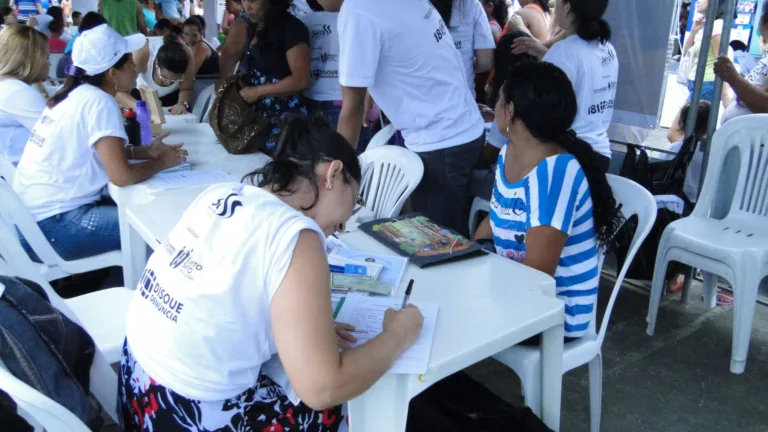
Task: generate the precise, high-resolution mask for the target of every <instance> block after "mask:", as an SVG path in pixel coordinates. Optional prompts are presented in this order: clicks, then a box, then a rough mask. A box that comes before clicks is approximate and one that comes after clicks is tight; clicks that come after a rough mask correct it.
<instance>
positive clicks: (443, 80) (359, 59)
mask: <svg viewBox="0 0 768 432" xmlns="http://www.w3.org/2000/svg"><path fill="white" fill-rule="evenodd" d="M338 26H339V40H340V42H341V51H340V57H339V79H340V82H341V85H342V96H343V100H344V104H343V106H342V110H341V117H340V119H339V127H338V130H339V132H340V133H341V134H342V135H343V136H344V137H345V138H347V140H349V142H350V143H352V145H356V144H357V141H358V134H359V131H360V124H362V121H363V104H364V99H365V95H366V90H367V91H369V92H370V94H371V96H372V97H373V100H374V101H375V102H376V103H377V104H378V105H379V106H380V107H381V109H382V111H384V113H386V115H387V117H389V119H390V120H392V123H393V124H394V125H395V127H396V128H397V129H399V130H400V131H401V132H402V134H403V138H404V139H405V145H406V147H408V148H409V149H410V150H413V151H414V152H416V153H417V154H418V155H419V156H420V158H421V160H422V161H423V162H424V176H423V178H422V181H421V183H420V184H419V186H418V187H417V188H416V191H414V193H413V196H412V203H413V208H414V210H415V211H419V212H423V213H424V214H426V215H427V216H429V217H431V218H432V219H434V220H436V221H437V222H439V223H442V224H444V225H446V226H448V227H450V228H453V229H456V230H459V231H462V232H464V231H466V224H464V223H463V221H464V220H465V217H466V213H467V212H466V211H465V208H464V207H465V204H466V192H467V184H468V181H469V176H470V171H471V168H472V166H473V165H474V164H475V162H476V161H477V160H478V158H479V157H480V154H481V152H482V148H483V143H484V142H485V123H484V122H483V119H482V117H481V116H480V111H479V109H478V107H477V104H476V103H475V101H474V98H473V97H472V93H471V92H470V91H469V88H467V85H466V78H465V76H464V72H463V68H464V65H463V62H462V60H461V55H460V54H459V52H458V51H457V50H456V48H455V46H454V41H453V38H452V37H451V34H450V32H449V30H448V26H447V25H446V24H445V23H444V22H443V20H442V19H441V18H440V14H439V13H438V12H437V10H435V8H434V7H432V4H431V3H430V2H429V0H388V1H386V2H381V1H377V0H346V1H345V2H344V4H343V6H342V8H341V13H340V15H339V22H338Z"/></svg>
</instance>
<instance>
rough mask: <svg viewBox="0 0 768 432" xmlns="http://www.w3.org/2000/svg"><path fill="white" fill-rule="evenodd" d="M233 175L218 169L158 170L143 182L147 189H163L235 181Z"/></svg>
mask: <svg viewBox="0 0 768 432" xmlns="http://www.w3.org/2000/svg"><path fill="white" fill-rule="evenodd" d="M236 180H237V179H236V178H235V177H232V176H231V175H229V174H227V173H225V172H224V171H219V170H191V171H173V172H160V173H157V174H155V175H154V176H152V177H151V178H149V180H147V181H145V182H144V183H143V184H144V185H145V186H147V187H148V188H149V189H154V190H165V189H179V188H184V187H188V186H199V185H209V184H214V183H222V182H228V181H236Z"/></svg>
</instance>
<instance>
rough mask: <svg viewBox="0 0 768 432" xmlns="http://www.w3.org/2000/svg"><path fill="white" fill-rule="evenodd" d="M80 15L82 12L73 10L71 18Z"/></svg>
mask: <svg viewBox="0 0 768 432" xmlns="http://www.w3.org/2000/svg"><path fill="white" fill-rule="evenodd" d="M82 15H83V13H82V12H78V11H74V12H72V19H73V20H74V19H76V18H77V17H79V16H82Z"/></svg>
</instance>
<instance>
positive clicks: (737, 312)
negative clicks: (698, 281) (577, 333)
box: [647, 114, 768, 374]
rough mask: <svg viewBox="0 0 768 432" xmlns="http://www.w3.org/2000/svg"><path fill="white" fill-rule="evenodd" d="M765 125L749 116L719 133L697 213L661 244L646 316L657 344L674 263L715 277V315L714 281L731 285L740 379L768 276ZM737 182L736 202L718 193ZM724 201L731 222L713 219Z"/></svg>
mask: <svg viewBox="0 0 768 432" xmlns="http://www.w3.org/2000/svg"><path fill="white" fill-rule="evenodd" d="M767 124H768V115H765V114H756V115H748V116H744V117H739V118H736V119H733V120H731V121H729V122H727V123H725V124H724V125H723V126H722V127H721V128H720V129H719V130H718V131H717V132H715V134H714V136H713V137H712V145H711V153H710V155H709V167H708V169H707V173H706V177H705V179H704V187H703V189H702V191H701V195H700V196H699V199H698V202H697V204H696V207H695V208H694V210H693V213H692V214H691V216H689V217H687V218H684V219H680V220H677V221H675V222H673V223H671V224H670V225H669V226H668V227H667V228H666V229H665V230H664V234H663V235H662V236H661V240H660V242H659V249H658V254H657V256H656V266H655V268H654V274H653V285H652V288H651V300H650V305H649V308H648V309H649V310H648V329H647V333H648V335H651V336H652V335H653V332H654V330H655V326H656V317H657V314H658V311H659V303H660V301H661V294H662V290H663V285H664V276H665V274H666V271H667V263H668V262H669V261H678V262H681V263H684V264H687V265H689V266H692V267H695V268H698V269H701V270H702V271H703V272H706V273H710V274H712V275H708V277H705V284H704V291H705V294H704V295H705V301H707V303H708V305H709V306H710V307H714V304H715V296H716V294H717V284H716V278H715V277H714V275H719V276H722V277H724V278H725V279H727V280H728V281H729V282H730V283H731V286H732V287H733V296H734V320H733V346H732V348H731V367H730V370H731V372H733V373H735V374H740V373H743V372H744V368H745V367H746V361H747V352H748V351H749V341H750V337H751V332H752V319H753V318H754V314H755V303H756V301H757V291H758V287H759V285H760V283H761V281H763V278H765V277H766V275H768V148H766V147H765V146H766V144H768V128H766V125H767ZM731 158H735V159H731ZM727 160H730V161H738V162H737V164H738V173H735V172H730V171H729V170H723V166H724V165H727V163H726V161H727ZM726 171H728V172H726ZM723 173H726V175H723ZM731 175H732V176H733V177H736V178H737V180H736V183H735V184H736V188H735V192H734V194H733V197H731V196H730V195H728V196H726V195H725V194H727V192H723V191H722V190H720V191H718V189H720V186H721V185H722V184H723V183H728V181H729V180H730V181H732V180H733V178H732V177H730V176H731ZM724 197H725V198H727V199H729V202H730V205H729V208H730V210H729V212H728V214H727V216H725V218H723V219H714V218H713V213H714V212H715V211H716V206H717V203H718V202H719V201H722V199H723V198H724ZM706 273H705V274H706ZM684 297H685V294H684Z"/></svg>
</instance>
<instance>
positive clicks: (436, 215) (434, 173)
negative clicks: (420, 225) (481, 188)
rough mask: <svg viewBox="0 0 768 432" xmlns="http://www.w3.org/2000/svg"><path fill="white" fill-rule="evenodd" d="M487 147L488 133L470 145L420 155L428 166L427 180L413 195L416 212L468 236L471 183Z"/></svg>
mask: <svg viewBox="0 0 768 432" xmlns="http://www.w3.org/2000/svg"><path fill="white" fill-rule="evenodd" d="M484 143H485V132H483V134H482V135H480V136H479V137H478V138H477V139H474V140H472V141H470V142H468V143H466V144H462V145H458V146H455V147H450V148H446V149H442V150H435V151H431V152H423V153H417V154H418V155H419V157H420V158H421V161H422V162H423V163H424V177H422V179H421V183H419V186H418V187H417V188H416V190H415V191H414V192H413V195H412V200H411V202H412V204H413V210H414V211H417V212H420V213H424V215H426V216H427V217H429V218H430V219H432V220H434V221H436V222H438V223H439V224H442V225H443V226H446V227H448V228H452V229H454V230H456V231H458V232H460V233H462V234H464V235H468V234H469V232H468V230H467V223H468V217H469V216H468V212H469V208H468V206H467V203H468V200H469V195H468V187H469V180H470V176H471V174H472V168H473V167H474V166H475V164H476V163H477V161H478V160H479V159H480V157H481V156H482V152H483V144H484Z"/></svg>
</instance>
